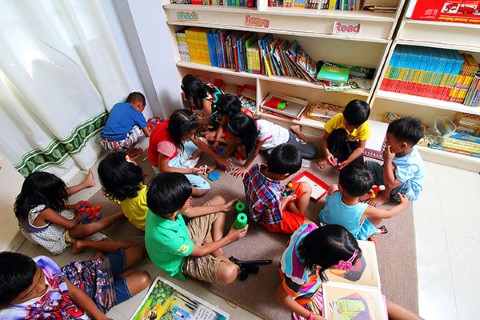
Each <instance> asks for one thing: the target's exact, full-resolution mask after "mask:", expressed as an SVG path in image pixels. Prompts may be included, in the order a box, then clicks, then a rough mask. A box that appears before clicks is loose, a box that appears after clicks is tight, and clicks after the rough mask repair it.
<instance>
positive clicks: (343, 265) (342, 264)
mask: <svg viewBox="0 0 480 320" xmlns="http://www.w3.org/2000/svg"><path fill="white" fill-rule="evenodd" d="M357 255H358V250H356V249H355V251H354V252H353V255H352V256H351V257H350V259H348V260H347V261H344V260H340V261H339V262H338V264H336V265H334V266H333V268H335V269H337V270H344V271H348V270H350V269H352V267H353V262H354V261H355V258H356V257H357Z"/></svg>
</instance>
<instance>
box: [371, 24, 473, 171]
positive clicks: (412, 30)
mask: <svg viewBox="0 0 480 320" xmlns="http://www.w3.org/2000/svg"><path fill="white" fill-rule="evenodd" d="M398 45H408V46H425V47H435V48H444V49H449V50H459V51H461V52H467V53H470V54H472V55H473V56H474V57H475V59H476V60H477V61H480V25H475V24H463V23H448V22H436V21H435V22H432V21H421V20H411V19H408V18H405V17H402V19H401V21H400V23H399V25H398V30H397V34H396V37H395V40H394V41H393V43H392V46H391V49H390V52H389V55H388V57H387V59H386V61H385V66H388V64H389V62H390V59H391V56H392V54H393V52H394V51H395V48H396V47H397V46H398ZM386 69H387V68H386V67H385V68H384V69H383V72H382V74H381V76H380V79H383V77H384V75H385V72H386ZM378 83H379V85H378V86H377V88H376V90H375V92H374V94H373V96H372V100H371V105H372V113H373V116H374V117H376V118H379V117H380V118H381V117H382V116H383V115H384V114H385V112H387V111H391V112H395V113H399V114H402V115H413V116H416V117H418V118H420V119H421V120H422V122H423V123H425V124H427V125H428V126H432V125H433V123H434V120H435V118H436V117H440V116H445V117H448V118H450V119H452V120H453V119H454V117H455V113H456V112H464V113H470V114H475V115H480V108H475V107H469V106H465V105H463V104H460V103H454V102H448V101H442V100H436V99H430V98H424V97H418V96H412V95H408V94H400V93H395V92H388V91H382V90H379V87H380V84H381V80H380V81H379V82H378ZM418 149H419V151H420V152H421V154H422V156H423V158H424V159H425V160H429V161H433V162H438V163H442V164H446V165H450V166H454V167H459V168H463V169H466V170H471V171H476V172H480V158H475V157H471V156H466V155H461V154H457V153H452V152H446V151H441V150H434V149H431V148H427V147H418Z"/></svg>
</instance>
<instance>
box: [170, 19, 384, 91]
mask: <svg viewBox="0 0 480 320" xmlns="http://www.w3.org/2000/svg"><path fill="white" fill-rule="evenodd" d="M176 39H177V44H178V50H179V54H180V58H181V60H182V61H191V62H194V63H200V64H205V65H210V66H213V67H218V68H228V69H232V70H234V71H236V72H248V73H252V74H259V75H265V76H287V77H295V78H300V79H303V80H306V81H308V82H311V83H317V84H321V85H324V86H326V87H328V88H329V89H330V90H342V89H357V88H361V89H366V90H368V89H370V88H371V83H372V79H373V76H374V74H375V69H373V68H366V67H358V66H347V65H340V64H334V63H331V62H327V61H319V62H318V63H317V62H315V61H314V60H313V59H312V57H311V56H310V55H309V54H308V53H307V52H306V51H305V50H304V49H303V47H302V46H301V45H300V44H299V43H298V42H297V41H296V40H293V41H290V40H286V39H282V38H274V37H273V35H272V34H264V35H259V34H258V33H255V32H248V31H232V30H221V29H207V28H200V27H189V28H184V29H182V30H179V31H177V32H176Z"/></svg>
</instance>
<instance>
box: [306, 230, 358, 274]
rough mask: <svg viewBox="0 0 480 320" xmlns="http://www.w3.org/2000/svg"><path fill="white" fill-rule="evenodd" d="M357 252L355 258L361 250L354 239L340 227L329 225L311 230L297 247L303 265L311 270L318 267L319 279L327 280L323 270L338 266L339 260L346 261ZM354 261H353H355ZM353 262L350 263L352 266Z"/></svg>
mask: <svg viewBox="0 0 480 320" xmlns="http://www.w3.org/2000/svg"><path fill="white" fill-rule="evenodd" d="M355 250H358V254H357V258H356V259H358V258H359V257H361V255H362V250H361V249H360V247H359V246H358V242H357V240H356V239H355V237H354V236H353V235H352V234H351V233H350V232H348V230H347V229H345V228H344V227H342V226H340V225H336V224H329V225H326V226H323V227H319V228H318V229H315V230H313V231H312V232H310V233H309V234H307V235H306V236H305V238H303V241H302V243H301V244H300V246H299V247H298V252H299V254H300V257H302V258H303V260H304V261H305V262H304V265H305V266H306V267H307V268H308V269H310V270H313V269H314V268H315V266H320V267H321V269H320V278H321V279H322V280H323V281H326V280H327V277H326V275H325V270H327V269H328V268H330V267H332V266H334V265H336V264H338V263H339V262H340V260H343V261H348V259H350V258H351V257H352V255H353V254H354V252H355ZM356 259H355V260H356ZM354 263H355V262H352V264H354Z"/></svg>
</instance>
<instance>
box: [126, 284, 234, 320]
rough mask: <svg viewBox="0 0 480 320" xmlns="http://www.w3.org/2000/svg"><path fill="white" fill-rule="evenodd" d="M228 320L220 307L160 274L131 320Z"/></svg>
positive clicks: (228, 316) (227, 315) (228, 317)
mask: <svg viewBox="0 0 480 320" xmlns="http://www.w3.org/2000/svg"><path fill="white" fill-rule="evenodd" d="M144 319H148V320H180V319H191V320H227V319H230V315H229V314H228V313H226V312H224V311H222V310H220V309H219V308H218V307H215V306H213V305H211V304H210V303H208V302H206V301H204V300H202V299H200V298H199V297H197V296H195V295H193V294H192V293H190V292H188V291H186V290H184V289H182V288H180V287H178V286H177V285H175V284H173V283H171V282H169V281H168V280H166V279H164V278H162V277H160V276H158V277H157V278H155V281H154V282H153V284H152V285H151V286H150V289H149V290H148V293H147V295H146V296H145V298H144V299H143V301H142V303H141V304H140V306H139V307H138V308H137V310H136V311H135V313H134V314H133V316H132V317H131V318H130V320H144Z"/></svg>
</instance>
